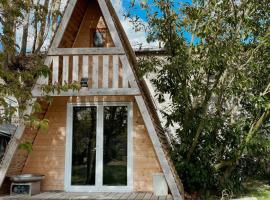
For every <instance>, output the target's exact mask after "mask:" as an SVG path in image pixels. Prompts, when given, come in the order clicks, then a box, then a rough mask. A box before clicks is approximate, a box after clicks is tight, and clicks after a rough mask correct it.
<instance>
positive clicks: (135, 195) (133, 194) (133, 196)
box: [128, 192, 139, 200]
mask: <svg viewBox="0 0 270 200" xmlns="http://www.w3.org/2000/svg"><path fill="white" fill-rule="evenodd" d="M138 194H139V193H135V192H133V193H131V195H130V196H129V197H128V199H132V200H134V199H136V197H137V196H138Z"/></svg>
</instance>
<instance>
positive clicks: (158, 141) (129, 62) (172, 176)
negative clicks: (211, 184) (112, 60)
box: [0, 0, 183, 200]
mask: <svg viewBox="0 0 270 200" xmlns="http://www.w3.org/2000/svg"><path fill="white" fill-rule="evenodd" d="M78 1H86V0H69V1H68V4H67V7H66V9H65V13H64V16H63V18H62V20H61V23H60V25H59V27H58V29H57V31H56V33H55V36H54V38H53V40H52V43H51V46H50V49H49V51H48V55H53V54H55V53H57V54H58V55H61V53H62V52H64V54H67V53H70V52H71V49H69V48H59V45H60V43H61V39H62V37H63V35H64V33H65V30H66V28H67V26H68V23H69V20H70V18H71V16H72V13H73V11H74V8H75V6H76V3H77V2H78ZM96 1H97V2H98V4H99V7H100V9H101V12H102V15H103V18H104V20H105V23H106V25H107V27H108V29H109V32H110V35H111V38H112V41H113V43H114V46H115V47H114V48H111V50H112V51H113V52H118V53H119V54H121V55H120V56H119V58H120V60H121V62H122V65H123V71H124V72H123V73H125V78H126V79H127V80H128V87H130V88H133V89H138V91H139V94H138V95H136V96H135V99H136V102H137V104H138V107H139V110H140V112H141V115H142V117H143V120H144V123H145V126H146V128H147V131H148V134H149V137H150V139H151V141H152V144H153V147H154V150H155V152H156V155H157V158H158V160H159V163H160V166H161V168H162V171H163V173H164V175H165V178H166V181H167V183H168V186H169V188H170V191H171V193H172V195H173V198H174V199H177V200H181V199H183V198H182V196H181V194H180V191H181V192H182V185H181V182H180V179H179V177H178V175H177V173H176V171H175V168H174V166H173V163H172V161H171V160H170V157H169V152H168V149H169V144H168V138H167V137H166V134H165V133H164V130H163V128H162V127H161V123H160V120H159V117H158V114H157V112H156V107H155V104H154V102H153V99H152V97H151V95H150V92H149V90H148V88H147V85H146V83H145V82H144V80H143V79H140V78H139V75H138V65H137V61H136V56H135V54H134V52H133V50H132V47H131V45H130V43H129V40H128V38H127V36H126V34H125V31H124V29H123V27H122V25H121V23H120V21H119V19H118V17H117V14H116V12H115V10H114V8H113V6H112V4H111V2H110V1H109V0H96ZM68 51H69V52H68ZM76 51H77V52H79V51H81V52H80V53H81V54H87V52H88V53H89V52H93V51H98V50H97V49H94V48H78V49H76ZM97 53H98V52H97ZM107 53H110V52H109V51H108V52H107ZM52 61H53V60H52V58H51V56H47V58H46V60H45V64H46V65H50V63H51V62H52ZM47 81H48V80H47V79H45V78H40V79H39V80H38V82H37V85H36V87H35V88H34V90H33V92H34V93H38V92H37V91H39V90H40V89H39V88H38V86H39V85H40V84H44V83H46V82H47ZM14 153H15V152H14ZM14 153H13V154H14ZM5 173H6V172H4V171H3V172H2V173H0V175H3V174H5ZM0 178H2V177H0Z"/></svg>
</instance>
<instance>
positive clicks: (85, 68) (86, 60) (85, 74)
mask: <svg viewBox="0 0 270 200" xmlns="http://www.w3.org/2000/svg"><path fill="white" fill-rule="evenodd" d="M88 73H89V56H83V69H82V77H83V78H88Z"/></svg>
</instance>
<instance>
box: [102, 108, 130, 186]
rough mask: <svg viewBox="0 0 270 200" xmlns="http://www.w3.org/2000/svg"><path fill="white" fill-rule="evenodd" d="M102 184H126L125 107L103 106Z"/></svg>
mask: <svg viewBox="0 0 270 200" xmlns="http://www.w3.org/2000/svg"><path fill="white" fill-rule="evenodd" d="M103 152H104V154H103V185H109V186H119V185H123V186H124V185H127V107H126V106H105V107H104V149H103Z"/></svg>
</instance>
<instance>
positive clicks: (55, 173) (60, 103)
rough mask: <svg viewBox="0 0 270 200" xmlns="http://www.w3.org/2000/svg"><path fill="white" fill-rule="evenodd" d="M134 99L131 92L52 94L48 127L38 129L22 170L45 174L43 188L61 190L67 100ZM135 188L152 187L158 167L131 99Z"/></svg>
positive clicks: (145, 131)
mask: <svg viewBox="0 0 270 200" xmlns="http://www.w3.org/2000/svg"><path fill="white" fill-rule="evenodd" d="M97 101H99V102H102V101H106V102H134V97H130V96H107V97H102V96H99V97H97V96H92V97H80V98H79V97H73V98H68V97H55V98H54V101H53V103H52V105H51V106H50V107H49V108H48V112H47V113H46V116H45V118H47V119H48V120H49V121H50V126H49V129H48V130H47V131H45V132H44V131H40V132H39V133H38V135H37V137H36V139H35V142H34V145H33V152H32V153H31V154H30V155H29V157H28V159H27V161H26V164H25V167H24V169H23V173H41V174H44V175H45V176H46V178H45V180H44V181H43V182H42V190H44V191H48V190H64V173H65V169H64V167H65V139H66V114H67V113H66V112H67V102H74V103H75V102H97ZM133 115H134V116H133V139H134V142H133V150H134V159H133V162H134V191H152V189H153V186H152V175H153V174H154V173H160V172H161V168H160V165H159V162H158V160H157V157H156V155H155V152H154V149H153V146H152V143H151V140H150V138H149V136H148V133H147V130H146V128H145V125H144V122H143V120H142V118H141V115H140V111H139V109H138V107H137V105H136V103H133Z"/></svg>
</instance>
